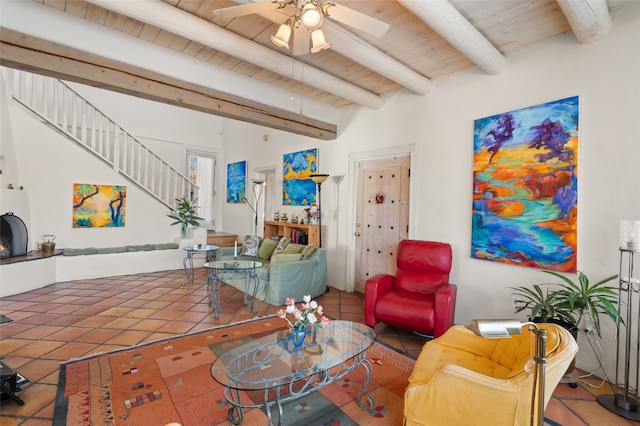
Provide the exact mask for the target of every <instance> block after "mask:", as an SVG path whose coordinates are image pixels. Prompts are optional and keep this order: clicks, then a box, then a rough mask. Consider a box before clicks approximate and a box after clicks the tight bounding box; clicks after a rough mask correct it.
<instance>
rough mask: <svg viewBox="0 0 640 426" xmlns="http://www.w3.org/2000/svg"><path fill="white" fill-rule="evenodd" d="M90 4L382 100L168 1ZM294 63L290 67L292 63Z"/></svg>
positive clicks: (311, 82) (332, 89)
mask: <svg viewBox="0 0 640 426" xmlns="http://www.w3.org/2000/svg"><path fill="white" fill-rule="evenodd" d="M87 1H88V2H89V3H91V4H95V5H97V6H101V7H103V8H105V9H107V10H111V11H113V12H117V13H120V14H122V15H125V16H128V17H130V18H134V19H137V20H139V21H142V22H145V23H147V24H150V25H154V26H156V27H159V28H161V29H163V30H165V31H169V32H171V33H173V34H176V35H179V36H181V37H184V38H187V39H189V40H194V41H197V42H199V43H202V44H204V45H205V46H209V47H212V48H214V49H216V50H219V51H221V52H224V53H227V54H229V55H232V56H234V57H236V58H239V59H242V60H244V61H247V62H249V63H252V64H255V65H258V66H260V67H264V68H266V69H268V70H270V71H272V72H275V73H277V74H280V75H282V76H285V77H288V78H292V79H294V80H296V81H299V82H301V83H304V84H306V85H308V86H311V87H315V88H317V89H320V90H323V91H325V92H328V93H331V94H333V95H336V96H339V97H342V98H344V99H348V100H350V101H352V102H354V103H357V104H359V105H363V106H367V107H369V108H373V109H378V108H380V107H381V106H382V99H381V98H380V96H378V95H376V94H375V93H372V92H369V91H367V90H365V89H363V88H361V87H358V86H356V85H353V84H351V83H348V82H346V81H344V80H342V79H339V78H338V77H336V76H334V75H331V74H329V73H327V72H324V71H322V70H319V69H317V68H314V67H312V66H310V65H309V64H304V63H302V62H300V61H298V60H295V59H292V58H290V57H288V56H286V55H283V54H281V53H278V52H276V51H274V50H271V49H269V48H268V47H265V46H262V45H260V44H258V43H255V42H253V41H250V40H247V39H246V38H244V37H241V36H239V35H237V34H235V33H233V32H231V31H228V30H225V29H224V28H221V27H219V26H217V25H215V24H213V23H210V22H208V21H205V20H204V19H201V18H199V17H197V16H194V15H191V14H190V13H188V12H185V11H183V10H180V9H178V8H176V7H174V6H171V5H170V4H167V3H164V2H161V1H157V0H140V1H113V0H87ZM292 64H293V65H295V66H293V65H292Z"/></svg>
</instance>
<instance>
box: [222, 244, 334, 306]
mask: <svg viewBox="0 0 640 426" xmlns="http://www.w3.org/2000/svg"><path fill="white" fill-rule="evenodd" d="M288 246H289V249H288V250H287V252H284V253H275V254H273V253H271V254H270V255H269V256H267V255H263V256H262V257H260V256H247V255H244V254H241V253H242V252H241V251H240V249H238V252H239V255H238V260H255V261H259V262H262V264H263V266H262V268H258V269H257V270H256V273H257V275H258V279H259V280H260V285H259V287H258V291H257V293H256V298H258V299H260V300H263V301H265V302H267V303H270V304H272V305H276V306H278V305H284V304H285V301H286V299H287V298H288V297H294V298H295V299H296V300H302V296H304V295H310V296H311V297H312V298H313V297H317V296H320V295H322V294H324V293H325V292H326V291H327V251H326V250H325V249H323V248H319V247H315V246H314V247H309V246H308V248H307V250H305V251H308V252H312V253H310V254H309V255H308V256H306V255H302V253H301V252H298V253H292V252H295V251H297V250H296V249H299V250H304V248H305V246H300V245H298V244H293V243H290V244H288ZM285 249H286V247H285ZM309 249H311V250H309ZM233 253H234V248H233V247H228V248H221V249H219V250H218V253H217V258H218V260H233ZM260 254H263V253H260ZM225 282H226V283H227V284H229V285H232V286H234V287H236V288H237V289H239V290H242V291H244V280H243V279H237V280H225Z"/></svg>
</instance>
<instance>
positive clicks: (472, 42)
mask: <svg viewBox="0 0 640 426" xmlns="http://www.w3.org/2000/svg"><path fill="white" fill-rule="evenodd" d="M398 2H400V3H401V4H402V5H403V6H404V7H406V8H407V9H408V10H410V11H411V12H413V13H414V14H415V15H416V16H417V17H418V18H420V19H421V20H422V21H424V22H425V23H426V24H427V25H429V26H430V27H431V28H432V29H433V30H434V31H436V32H437V33H438V34H440V35H441V36H442V38H444V39H445V40H447V41H448V42H449V43H451V45H452V46H453V47H455V48H456V49H458V50H459V51H460V52H461V53H462V54H463V55H465V56H466V57H467V58H469V59H471V60H472V61H473V62H475V63H476V65H478V66H479V67H480V68H481V69H482V70H483V71H484V72H486V73H487V74H490V75H498V74H500V73H501V72H502V71H504V70H505V69H506V68H507V61H506V59H505V58H504V56H503V55H502V54H501V53H500V52H499V51H498V49H496V48H495V47H494V46H493V45H492V44H491V42H490V41H489V40H487V39H486V38H485V37H484V36H483V35H482V33H480V31H478V29H477V28H476V27H474V26H473V25H472V24H471V23H470V22H469V21H468V20H467V19H466V18H465V17H464V16H462V14H461V13H460V12H458V10H457V9H456V8H455V7H453V5H452V4H451V3H449V2H448V1H447V0H398Z"/></svg>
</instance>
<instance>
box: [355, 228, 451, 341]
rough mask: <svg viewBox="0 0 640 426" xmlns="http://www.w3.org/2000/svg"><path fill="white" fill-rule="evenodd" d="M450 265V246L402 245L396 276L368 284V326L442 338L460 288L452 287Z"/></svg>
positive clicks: (413, 242)
mask: <svg viewBox="0 0 640 426" xmlns="http://www.w3.org/2000/svg"><path fill="white" fill-rule="evenodd" d="M451 261H452V253H451V246H450V245H449V244H446V243H439V242H434V241H419V240H402V241H400V244H399V245H398V256H397V262H396V263H397V267H398V268H397V271H396V275H395V276H393V275H388V274H381V275H376V276H373V277H371V278H369V279H368V280H367V282H366V284H365V293H364V308H365V310H364V318H365V323H366V324H367V325H368V326H369V327H374V326H375V325H376V324H377V323H379V322H384V323H386V324H389V325H392V326H394V327H398V328H403V329H408V330H412V331H416V332H418V333H423V334H429V335H433V336H434V337H438V336H441V335H442V334H443V333H444V332H445V331H447V329H449V327H451V326H452V325H453V320H454V315H455V307H456V292H457V287H456V285H455V284H451V283H449V272H450V271H451Z"/></svg>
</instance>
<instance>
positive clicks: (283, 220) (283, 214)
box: [280, 213, 289, 222]
mask: <svg viewBox="0 0 640 426" xmlns="http://www.w3.org/2000/svg"><path fill="white" fill-rule="evenodd" d="M280 220H281V221H282V222H286V221H288V220H289V218H288V217H287V214H286V213H282V214H281V215H280Z"/></svg>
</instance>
